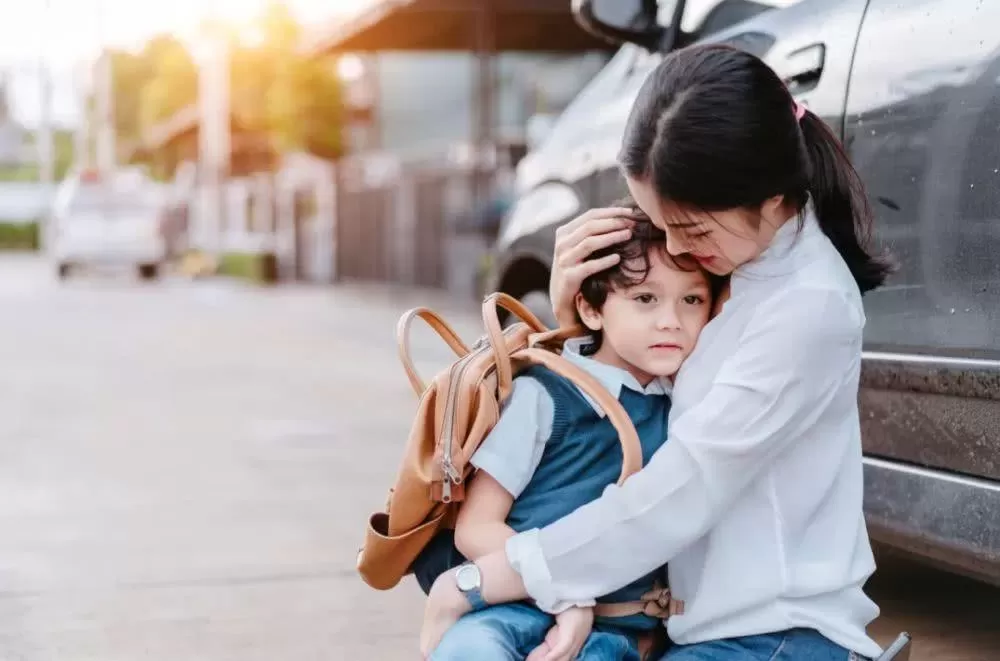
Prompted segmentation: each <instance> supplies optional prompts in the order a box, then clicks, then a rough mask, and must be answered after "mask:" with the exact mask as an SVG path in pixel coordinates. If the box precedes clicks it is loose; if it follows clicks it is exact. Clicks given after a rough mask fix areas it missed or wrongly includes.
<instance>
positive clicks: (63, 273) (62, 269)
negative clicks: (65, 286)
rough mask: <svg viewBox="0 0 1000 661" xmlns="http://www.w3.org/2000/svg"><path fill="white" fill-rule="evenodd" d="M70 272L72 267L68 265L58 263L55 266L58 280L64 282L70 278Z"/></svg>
mask: <svg viewBox="0 0 1000 661" xmlns="http://www.w3.org/2000/svg"><path fill="white" fill-rule="evenodd" d="M70 271H72V267H71V266H70V264H69V263H67V262H60V263H59V265H58V266H56V277H58V278H59V279H60V280H66V279H67V278H69V276H70Z"/></svg>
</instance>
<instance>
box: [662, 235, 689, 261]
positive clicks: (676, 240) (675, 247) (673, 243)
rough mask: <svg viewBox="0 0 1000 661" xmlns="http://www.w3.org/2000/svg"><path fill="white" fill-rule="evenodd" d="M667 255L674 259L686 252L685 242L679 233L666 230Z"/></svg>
mask: <svg viewBox="0 0 1000 661" xmlns="http://www.w3.org/2000/svg"><path fill="white" fill-rule="evenodd" d="M666 234H667V253H668V254H670V255H673V256H674V257H676V256H678V255H682V254H684V253H686V252H687V242H686V241H684V239H683V237H682V236H681V234H680V232H678V231H677V230H675V229H670V228H667V232H666Z"/></svg>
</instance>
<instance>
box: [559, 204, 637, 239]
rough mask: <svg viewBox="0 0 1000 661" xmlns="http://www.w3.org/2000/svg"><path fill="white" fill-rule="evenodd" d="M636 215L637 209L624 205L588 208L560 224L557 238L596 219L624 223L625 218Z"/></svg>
mask: <svg viewBox="0 0 1000 661" xmlns="http://www.w3.org/2000/svg"><path fill="white" fill-rule="evenodd" d="M634 215H635V211H633V210H632V209H626V208H624V207H601V208H597V209H588V210H587V211H584V212H583V213H582V214H580V215H579V216H577V217H576V218H574V219H573V220H571V221H569V222H568V223H565V224H563V225H561V226H559V227H558V228H557V229H556V238H557V239H558V238H559V237H561V236H566V235H569V234H572V233H573V232H575V231H577V230H578V229H579V228H581V227H583V226H584V225H586V224H588V223H590V222H592V221H595V220H612V221H614V220H617V221H618V222H619V223H622V222H625V221H624V220H623V219H627V218H631V217H633V216H634Z"/></svg>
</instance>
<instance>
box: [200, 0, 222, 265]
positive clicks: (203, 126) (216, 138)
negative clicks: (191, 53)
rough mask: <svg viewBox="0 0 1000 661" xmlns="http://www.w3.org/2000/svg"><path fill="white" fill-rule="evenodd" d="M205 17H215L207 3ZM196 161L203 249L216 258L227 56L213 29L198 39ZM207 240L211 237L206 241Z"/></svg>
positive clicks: (219, 245) (219, 244)
mask: <svg viewBox="0 0 1000 661" xmlns="http://www.w3.org/2000/svg"><path fill="white" fill-rule="evenodd" d="M205 13H206V17H207V18H208V19H209V20H211V19H213V18H214V17H215V13H214V7H213V6H212V5H211V4H210V3H209V4H208V8H207V9H206V12H205ZM199 39H200V40H201V44H200V47H199V49H198V50H199V53H200V58H199V62H198V126H199V129H198V162H199V170H200V174H201V177H200V179H201V183H202V209H203V210H204V213H203V214H202V218H203V223H204V224H205V229H206V230H207V231H206V239H207V241H208V243H209V245H208V246H206V248H207V250H208V251H209V252H212V253H214V254H215V255H219V254H220V253H221V252H222V250H223V238H224V236H225V229H226V222H225V220H226V211H227V210H226V198H225V184H226V178H227V177H228V175H229V160H230V127H229V53H228V46H227V44H226V41H225V37H224V36H223V35H221V34H219V33H218V31H217V30H215V29H214V26H213V28H212V29H211V30H210V33H209V34H203V35H200V36H199ZM209 237H210V238H209Z"/></svg>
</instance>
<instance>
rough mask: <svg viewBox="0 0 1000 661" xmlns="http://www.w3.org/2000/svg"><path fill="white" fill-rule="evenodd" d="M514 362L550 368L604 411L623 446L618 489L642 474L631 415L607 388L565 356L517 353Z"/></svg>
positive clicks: (542, 351) (540, 351) (528, 351)
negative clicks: (633, 476)
mask: <svg viewBox="0 0 1000 661" xmlns="http://www.w3.org/2000/svg"><path fill="white" fill-rule="evenodd" d="M511 358H512V360H514V361H515V362H521V363H529V364H534V365H542V366H544V367H547V368H548V369H550V370H552V371H553V372H555V373H556V374H558V375H560V376H563V377H565V378H567V379H569V380H570V381H572V382H573V383H574V384H575V385H577V386H579V387H580V389H581V390H583V392H585V393H587V395H588V396H589V397H590V398H591V399H593V400H594V401H595V402H596V403H597V405H598V406H600V407H601V409H602V410H603V411H604V414H605V415H607V416H608V419H609V420H610V421H611V424H612V425H614V426H615V429H616V430H618V439H619V441H621V444H622V472H621V475H620V476H619V477H618V484H619V486H620V485H622V484H624V482H625V480H627V479H628V478H629V476H631V475H632V474H634V473H637V472H639V470H640V469H641V468H642V445H640V443H639V434H638V433H636V431H635V426H634V425H633V424H632V420H631V419H630V418H629V417H628V413H626V412H625V409H624V408H623V407H622V405H621V404H620V403H619V402H618V400H616V399H615V398H614V397H612V396H611V393H609V392H608V390H607V388H605V387H604V386H602V385H601V383H600V381H598V380H597V379H595V378H594V377H593V376H591V375H590V374H588V373H587V372H585V371H584V370H582V369H580V368H579V367H577V366H576V365H574V364H573V363H571V362H570V361H568V360H566V359H565V358H563V357H562V356H560V355H558V354H555V353H552V352H551V351H546V350H545V349H534V348H527V349H520V350H518V351H516V352H514V355H513V356H511Z"/></svg>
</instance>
